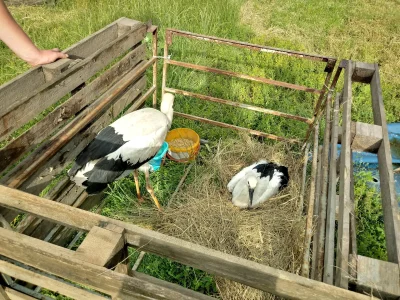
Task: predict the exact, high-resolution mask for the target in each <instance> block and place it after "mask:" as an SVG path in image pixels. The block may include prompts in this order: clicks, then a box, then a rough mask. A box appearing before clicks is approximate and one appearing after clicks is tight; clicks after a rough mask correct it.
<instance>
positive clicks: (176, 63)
mask: <svg viewBox="0 0 400 300" xmlns="http://www.w3.org/2000/svg"><path fill="white" fill-rule="evenodd" d="M164 63H167V64H170V65H174V66H179V67H184V68H188V69H193V70H199V71H204V72H212V73H215V74H220V75H226V76H231V77H236V78H241V79H246V80H251V81H255V82H261V83H266V84H271V85H275V86H280V87H285V88H289V89H293V90H299V91H304V92H308V93H314V94H321V93H322V91H321V90H318V89H314V88H309V87H306V86H302V85H297V84H293V83H288V82H283V81H278V80H273V79H268V78H263V77H256V76H250V75H246V74H241V73H236V72H232V71H226V70H221V69H216V68H211V67H206V66H200V65H196V64H191V63H187V62H182V61H176V60H167V59H165V60H164Z"/></svg>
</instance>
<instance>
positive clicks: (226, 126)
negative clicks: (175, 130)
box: [174, 112, 299, 143]
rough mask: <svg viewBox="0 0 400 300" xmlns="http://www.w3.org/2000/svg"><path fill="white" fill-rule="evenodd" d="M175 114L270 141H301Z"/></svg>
mask: <svg viewBox="0 0 400 300" xmlns="http://www.w3.org/2000/svg"><path fill="white" fill-rule="evenodd" d="M174 114H175V115H177V116H179V117H183V118H187V119H190V120H194V121H200V122H204V123H208V124H212V125H214V126H219V127H224V128H229V129H233V130H238V131H245V132H248V133H250V134H253V135H257V136H262V137H266V138H269V139H272V140H277V141H285V142H290V143H299V141H298V140H295V139H288V138H284V137H281V136H277V135H274V134H269V133H265V132H261V131H258V130H253V129H248V128H244V127H239V126H235V125H231V124H227V123H223V122H218V121H214V120H210V119H206V118H202V117H198V116H193V115H189V114H185V113H181V112H174Z"/></svg>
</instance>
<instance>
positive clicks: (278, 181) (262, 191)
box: [227, 160, 289, 208]
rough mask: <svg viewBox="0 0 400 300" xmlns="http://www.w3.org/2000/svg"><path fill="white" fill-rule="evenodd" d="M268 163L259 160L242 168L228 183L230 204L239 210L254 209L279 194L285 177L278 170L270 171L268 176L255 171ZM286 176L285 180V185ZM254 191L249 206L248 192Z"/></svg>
mask: <svg viewBox="0 0 400 300" xmlns="http://www.w3.org/2000/svg"><path fill="white" fill-rule="evenodd" d="M267 164H268V162H267V161H266V160H260V161H258V162H256V163H254V164H252V165H250V166H248V167H245V168H243V169H242V170H241V171H240V172H238V173H237V174H236V175H235V176H233V177H232V179H231V181H230V182H229V183H228V186H227V188H228V190H229V191H230V192H231V193H232V203H233V204H234V205H235V206H238V207H240V208H250V207H251V208H254V207H257V206H259V205H260V204H262V203H263V202H265V201H266V200H268V199H269V198H271V197H272V196H274V195H275V194H277V193H278V192H279V189H280V188H281V186H282V180H283V179H282V177H283V176H285V175H284V174H283V173H282V172H280V171H279V170H278V169H276V168H274V169H273V170H271V167H270V166H269V167H268V168H269V172H266V173H268V174H272V176H270V175H266V174H263V173H262V172H261V171H259V170H258V169H257V167H259V166H265V165H267ZM271 177H272V178H271ZM288 179H289V178H288V176H287V178H286V179H285V180H286V183H287V180H288ZM250 189H254V193H253V199H252V203H251V204H250V194H249V190H250Z"/></svg>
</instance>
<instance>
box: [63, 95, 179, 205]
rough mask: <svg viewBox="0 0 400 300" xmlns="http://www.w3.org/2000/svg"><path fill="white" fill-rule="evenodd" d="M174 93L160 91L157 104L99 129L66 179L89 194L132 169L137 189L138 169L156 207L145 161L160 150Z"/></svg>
mask: <svg viewBox="0 0 400 300" xmlns="http://www.w3.org/2000/svg"><path fill="white" fill-rule="evenodd" d="M173 104H174V95H172V94H169V93H166V94H164V95H163V99H162V102H161V108H160V110H161V111H159V110H156V109H153V108H143V109H140V110H137V111H134V112H132V113H129V114H127V115H125V116H123V117H121V118H119V119H118V120H116V121H115V122H114V123H112V124H111V125H109V126H107V127H106V128H104V129H103V130H101V131H100V132H99V133H98V134H97V136H96V137H95V139H94V140H93V141H92V142H91V143H90V144H88V145H87V146H86V148H85V149H84V150H83V151H82V152H81V153H80V154H79V155H78V156H77V158H76V160H75V164H74V165H73V167H72V168H71V169H70V170H69V172H68V175H69V176H70V179H71V180H72V181H74V182H75V183H76V184H77V185H79V186H82V187H84V188H86V192H87V193H88V194H89V195H92V194H98V193H100V192H101V191H103V190H104V189H105V188H106V187H107V185H108V184H109V183H112V182H113V181H115V180H118V179H120V178H123V177H125V176H127V175H129V174H130V173H131V172H132V171H133V175H134V178H135V184H136V191H137V194H138V199H139V201H140V202H142V201H143V199H142V196H141V195H140V190H139V180H138V169H139V170H140V171H143V172H144V173H145V177H146V189H147V191H148V192H149V193H150V195H151V197H152V198H153V201H154V203H155V204H156V206H157V208H158V209H159V210H161V206H160V204H159V202H158V200H157V198H156V196H155V195H154V190H153V188H152V187H151V185H150V182H149V171H150V168H151V167H150V165H149V164H148V163H147V162H149V161H150V160H151V159H152V158H153V157H154V156H155V155H156V154H157V152H158V151H159V150H160V148H161V146H162V144H163V142H164V140H165V137H166V136H167V133H168V130H169V129H170V127H171V123H172V117H173Z"/></svg>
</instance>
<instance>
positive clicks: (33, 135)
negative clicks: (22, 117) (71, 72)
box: [0, 44, 146, 172]
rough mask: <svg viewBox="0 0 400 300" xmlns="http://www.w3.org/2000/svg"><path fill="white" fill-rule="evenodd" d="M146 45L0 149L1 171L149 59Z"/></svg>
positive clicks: (135, 50) (132, 52)
mask: <svg viewBox="0 0 400 300" xmlns="http://www.w3.org/2000/svg"><path fill="white" fill-rule="evenodd" d="M145 50H146V48H145V45H144V44H142V45H140V46H138V47H137V48H135V49H134V50H133V51H131V52H129V53H128V54H127V55H126V56H125V57H124V58H123V59H122V60H121V61H119V62H118V63H117V64H115V65H114V66H113V67H112V68H111V69H109V70H107V71H106V72H105V73H104V74H102V75H101V76H100V77H98V78H96V79H95V80H94V81H93V82H91V83H90V84H89V85H88V86H86V87H85V88H83V89H82V90H80V91H79V92H78V93H76V94H75V95H73V96H72V97H71V98H70V99H68V100H67V101H66V102H65V103H63V104H62V105H60V106H59V107H57V108H56V109H55V110H54V111H52V112H51V113H50V114H48V115H47V116H46V117H45V118H44V119H43V120H41V121H40V122H38V123H37V124H35V125H34V126H32V127H31V128H30V129H29V130H27V131H26V132H24V133H23V134H22V135H21V136H19V137H18V138H16V139H15V140H13V141H12V142H11V143H10V144H8V145H7V146H6V147H4V148H2V149H0V157H2V159H1V160H0V172H1V171H2V170H4V169H6V168H7V167H8V166H10V164H12V163H14V162H15V161H16V160H18V159H19V158H20V157H21V155H23V154H24V153H25V152H26V151H29V150H30V149H33V148H34V147H35V146H36V145H37V144H39V143H41V142H42V141H43V140H44V139H45V138H46V137H48V136H49V135H50V134H52V133H53V132H54V131H55V130H57V129H58V128H61V127H62V126H63V125H65V124H66V123H67V122H68V121H69V119H70V118H71V117H73V116H74V115H75V114H77V113H79V112H80V111H81V110H82V109H84V108H85V107H86V106H88V105H89V104H90V103H91V102H92V101H94V100H95V99H97V98H98V97H99V96H100V95H101V94H103V93H104V92H105V91H106V90H107V89H108V88H109V87H111V86H112V85H114V84H115V83H116V82H117V81H118V80H120V79H121V77H122V76H123V75H124V74H125V73H126V72H127V71H129V70H130V69H132V68H133V67H134V66H135V65H136V64H137V63H138V62H139V61H140V60H144V59H145Z"/></svg>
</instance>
